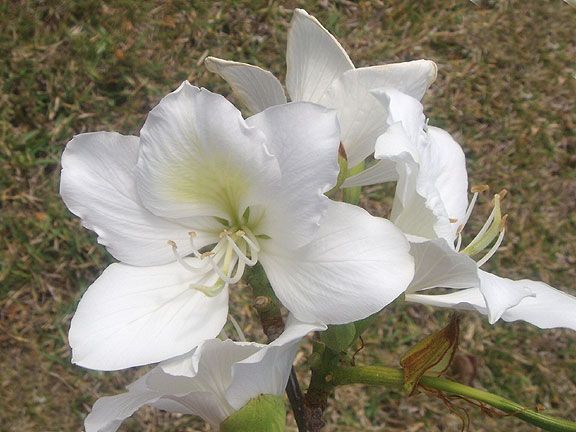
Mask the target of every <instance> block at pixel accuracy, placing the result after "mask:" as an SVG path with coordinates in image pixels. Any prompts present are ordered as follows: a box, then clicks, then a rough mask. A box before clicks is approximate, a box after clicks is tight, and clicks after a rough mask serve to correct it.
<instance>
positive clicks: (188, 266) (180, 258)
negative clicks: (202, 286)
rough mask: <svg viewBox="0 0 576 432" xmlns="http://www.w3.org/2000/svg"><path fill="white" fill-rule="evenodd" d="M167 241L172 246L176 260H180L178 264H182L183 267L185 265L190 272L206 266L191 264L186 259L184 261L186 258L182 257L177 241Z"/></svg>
mask: <svg viewBox="0 0 576 432" xmlns="http://www.w3.org/2000/svg"><path fill="white" fill-rule="evenodd" d="M167 243H168V245H169V246H170V247H171V248H172V253H173V254H174V258H176V261H178V264H180V265H181V266H182V267H184V268H185V269H186V270H188V271H189V272H192V273H196V272H197V271H198V270H199V269H201V268H202V267H204V265H200V266H199V267H194V266H191V265H190V264H189V263H187V262H186V261H184V258H183V257H182V255H180V254H179V253H178V245H176V242H175V241H174V240H168V242H167Z"/></svg>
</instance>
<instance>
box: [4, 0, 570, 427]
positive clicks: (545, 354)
mask: <svg viewBox="0 0 576 432" xmlns="http://www.w3.org/2000/svg"><path fill="white" fill-rule="evenodd" d="M487 3H489V4H487V6H485V7H483V8H479V7H476V6H475V5H473V4H472V3H470V2H467V1H464V0H461V1H442V2H440V1H432V0H430V1H419V2H404V1H400V0H397V1H386V2H383V1H361V2H357V3H353V2H349V1H337V2H330V1H322V2H319V3H316V2H294V1H290V2H286V3H284V2H282V6H280V5H279V4H278V3H275V2H272V1H271V2H265V1H247V0H245V1H240V0H238V1H230V2H194V5H193V6H191V5H190V4H189V3H188V2H184V1H168V2H152V1H142V2H137V1H135V0H122V1H115V2H111V1H109V2H101V1H96V0H92V1H88V0H87V1H83V2H76V1H73V0H66V1H49V0H45V1H16V0H13V1H3V2H0V29H1V30H0V64H1V66H0V89H1V90H0V193H1V202H0V211H1V223H0V229H1V237H0V254H1V255H0V261H1V269H0V431H2V432H4V431H6V432H9V431H10V432H12V431H18V432H28V431H77V430H81V425H82V419H83V417H84V416H85V415H86V413H87V412H88V411H89V408H90V406H91V404H92V403H93V402H94V401H95V400H96V398H97V397H99V396H102V395H104V394H110V393H116V392H118V391H119V390H120V389H122V387H123V386H124V385H125V384H126V383H127V382H128V381H129V380H131V379H132V377H133V376H134V375H135V374H138V373H140V372H135V371H132V372H127V373H106V374H103V373H96V372H87V371H85V370H82V369H80V368H77V367H74V366H72V365H70V361H69V360H70V356H69V349H68V346H67V340H66V333H67V330H68V323H69V320H70V318H71V316H72V314H73V311H74V309H75V305H76V302H77V301H78V299H79V297H80V296H81V294H82V292H83V291H84V289H85V288H86V287H87V285H88V284H89V283H90V281H92V280H93V279H94V278H95V277H96V276H97V275H98V273H99V272H100V271H101V270H102V269H103V267H104V266H105V265H106V263H108V262H110V257H108V256H107V254H106V253H105V251H104V250H103V249H102V248H101V247H99V246H97V245H96V243H95V241H94V237H93V235H91V234H90V233H87V232H86V231H84V230H83V229H81V227H80V224H79V222H78V220H77V219H75V218H73V217H72V216H71V215H70V214H69V213H68V212H67V210H66V209H65V208H64V206H63V204H62V202H61V200H60V199H59V197H58V193H57V190H58V176H59V157H60V154H61V152H62V150H63V148H64V145H65V143H66V142H67V141H68V140H69V139H70V138H71V137H72V135H73V134H75V133H81V132H85V131H96V130H117V131H121V132H124V133H135V134H137V133H138V131H139V129H140V127H141V126H142V124H143V121H144V118H145V116H146V114H147V112H148V111H149V109H150V108H151V107H152V106H153V105H154V104H155V103H157V102H158V100H159V99H160V97H161V96H162V95H164V94H165V93H167V92H169V91H170V90H172V89H174V88H175V87H176V86H177V85H178V84H179V82H180V81H182V80H184V79H189V80H190V81H192V82H193V83H196V84H198V85H202V86H206V87H208V88H210V89H213V90H216V91H223V92H228V89H227V87H226V85H225V83H223V82H222V81H220V80H219V79H217V78H215V77H214V76H212V75H210V74H209V73H208V72H206V71H205V70H204V68H203V67H202V66H200V65H199V64H198V62H199V60H200V59H201V58H202V57H203V56H205V55H206V54H208V53H209V54H211V55H215V56H220V57H224V58H231V59H234V60H238V61H248V62H252V63H257V64H259V65H263V66H265V67H267V68H270V69H271V70H272V71H273V72H274V73H276V74H277V75H280V76H283V75H284V56H283V52H284V49H285V38H286V25H287V23H288V22H289V19H290V15H291V12H290V9H291V8H292V7H294V6H301V7H305V8H306V9H307V10H308V11H309V12H310V13H312V14H314V15H315V16H317V17H318V18H319V19H320V21H321V22H323V23H324V24H325V25H326V27H328V28H329V29H330V30H331V31H332V32H333V33H335V34H336V35H337V36H338V38H339V39H340V40H341V42H342V43H343V45H344V46H345V47H346V48H347V50H348V51H349V53H350V54H351V57H352V58H353V60H354V61H355V63H356V64H357V65H369V64H375V63H380V62H394V61H403V60H408V59H416V58H430V59H434V60H435V61H436V62H437V63H438V64H439V66H440V69H439V79H438V81H437V82H436V83H435V84H434V86H433V88H432V90H431V92H430V93H429V94H428V96H427V97H426V99H425V105H426V107H427V114H428V115H429V116H430V118H431V124H434V125H439V126H442V127H444V128H446V129H447V130H449V131H450V132H452V133H453V134H454V135H455V136H456V137H457V138H458V139H459V141H460V142H461V143H462V145H463V146H464V148H465V150H466V153H467V156H468V158H469V168H470V172H471V178H472V180H473V181H474V182H476V183H489V184H491V185H492V186H493V187H494V189H500V188H503V187H506V188H508V189H509V190H510V192H511V194H510V197H509V198H508V199H507V200H506V208H507V211H508V212H509V213H510V220H511V224H510V229H509V235H508V237H507V241H506V243H505V247H504V248H502V251H501V252H500V253H499V254H498V255H497V257H496V258H495V259H493V260H492V261H491V262H490V265H489V269H490V270H493V271H496V272H498V273H499V274H500V275H503V276H507V277H530V278H533V279H541V280H544V281H546V282H549V283H551V284H552V285H554V286H557V287H562V288H564V289H567V290H568V291H570V292H572V293H574V292H575V291H574V289H575V287H574V280H576V268H575V265H574V264H575V261H576V214H575V210H576V209H575V202H576V169H575V166H576V152H575V146H576V144H575V137H574V130H575V122H576V116H575V113H574V102H575V90H576V85H575V83H576V70H575V69H574V58H576V48H575V43H574V33H573V30H574V23H575V21H574V19H575V17H576V10H575V9H573V8H570V7H569V6H568V5H566V4H565V3H564V2H562V1H560V0H554V1H547V2H543V1H540V0H532V1H522V2H520V1H518V2H514V1H505V0H502V1H497V2H487ZM365 200H366V202H367V203H368V205H370V207H371V208H385V207H386V202H387V200H389V196H387V197H383V193H382V191H381V190H371V191H368V192H367V193H366V194H365ZM382 203H383V204H382ZM487 210H488V209H487V207H484V208H482V206H480V207H479V208H478V211H477V212H476V213H477V215H476V217H475V219H474V222H475V223H476V226H478V223H479V222H480V221H481V219H482V217H485V216H486V214H487ZM235 295H236V302H235V306H234V310H235V312H236V313H237V315H238V316H241V318H242V321H243V323H244V324H245V326H247V327H250V324H249V322H250V321H249V315H250V308H249V307H248V306H247V299H246V297H245V293H242V292H237V293H235ZM551 313H553V311H551ZM445 319H446V314H445V313H444V312H442V311H433V310H431V309H428V308H425V307H419V306H406V305H402V304H396V305H393V307H391V308H390V310H389V311H387V312H385V313H383V314H382V316H381V319H380V320H379V321H378V323H377V324H378V325H375V326H374V327H373V328H372V329H370V331H369V332H368V333H367V336H366V344H367V347H366V348H365V349H364V351H362V353H361V354H360V355H359V357H358V358H357V360H358V361H359V362H365V363H370V362H380V363H384V364H389V365H395V364H397V362H398V355H399V354H400V353H401V352H403V351H404V350H406V348H407V347H408V346H410V344H411V343H413V342H414V341H415V340H417V339H418V338H420V337H421V335H422V334H424V333H426V332H429V331H432V330H434V329H437V328H438V327H439V326H440V325H441V324H442V323H443V322H444V320H445ZM464 326H465V330H464V334H465V335H464V338H463V339H464V340H463V342H462V354H461V356H460V358H459V361H458V362H457V363H456V367H455V370H453V371H452V374H456V375H458V376H459V377H460V378H461V379H462V380H464V381H469V382H471V383H473V384H474V385H477V386H480V387H484V388H486V389H488V390H490V391H494V392H497V393H499V394H502V395H504V396H508V397H512V398H514V399H516V400H518V401H519V402H521V403H524V404H526V405H528V406H532V407H539V408H542V409H546V410H548V411H550V413H553V414H557V415H559V416H563V417H566V418H570V419H572V420H576V414H575V412H574V400H576V348H575V347H576V344H574V342H576V337H575V335H574V333H573V332H569V331H563V330H551V331H537V330H535V329H534V328H533V327H530V326H528V325H523V324H503V323H499V324H497V325H495V326H493V327H492V326H489V325H488V324H487V323H486V321H485V320H483V319H482V318H480V317H479V316H477V315H474V314H470V315H468V316H467V318H466V320H465V322H464ZM257 332H258V329H257V328H256V327H254V326H251V328H249V333H251V334H255V333H257ZM460 406H462V405H460ZM469 413H470V415H471V418H472V427H471V430H475V431H494V430H506V429H508V430H514V431H528V430H532V428H531V427H528V426H526V425H524V424H523V423H521V422H520V421H517V420H515V419H512V418H509V417H507V418H498V417H488V416H486V415H483V414H482V413H481V412H480V410H478V409H475V408H469ZM327 418H329V419H330V426H329V427H328V428H327V430H338V431H353V430H354V431H356V430H383V429H384V428H386V430H389V431H395V430H397V431H406V430H408V431H458V430H459V428H460V420H459V418H458V417H457V416H456V415H454V414H453V413H450V411H449V410H448V409H447V408H446V407H445V406H444V405H443V404H442V402H440V401H437V400H434V399H433V398H431V397H428V396H426V395H418V396H416V397H412V398H406V397H403V396H402V395H400V394H399V393H397V392H390V391H387V390H386V389H382V388H370V389H364V388H360V387H357V388H356V387H349V388H342V389H338V391H337V392H336V397H335V399H334V402H333V403H332V405H331V406H330V408H329V411H328V413H327ZM123 428H124V429H123V430H144V431H168V430H182V431H192V430H206V428H205V427H204V426H203V423H202V422H200V421H197V420H194V419H188V418H177V417H176V416H168V415H165V414H160V413H156V412H152V411H146V410H143V411H142V412H141V413H140V414H139V415H137V416H136V419H135V420H131V421H129V422H127V423H126V424H125V425H124V426H123Z"/></svg>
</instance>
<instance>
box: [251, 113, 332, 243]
mask: <svg viewBox="0 0 576 432" xmlns="http://www.w3.org/2000/svg"><path fill="white" fill-rule="evenodd" d="M246 122H247V124H248V125H250V126H254V127H256V128H258V129H259V130H261V131H263V132H264V134H265V135H266V141H267V145H268V149H269V150H270V152H271V153H272V154H273V155H274V156H275V157H276V159H277V161H278V164H279V166H280V171H281V173H282V174H281V180H280V182H279V184H278V189H271V195H270V196H269V198H268V200H267V203H266V210H265V215H264V217H263V218H262V221H261V222H260V224H259V226H258V228H259V231H260V232H263V233H265V234H267V235H269V236H270V237H273V238H274V239H275V240H276V241H278V242H282V243H284V244H285V245H291V246H294V247H295V246H301V245H302V244H304V243H306V242H308V241H309V240H310V237H311V236H312V235H313V234H314V232H315V231H316V230H317V229H318V222H319V220H320V218H321V216H322V213H323V211H324V209H325V208H326V205H327V202H328V200H327V199H326V197H325V196H324V195H323V194H324V193H325V192H327V191H328V190H330V189H331V188H332V187H333V186H334V184H335V183H336V179H337V177H338V171H339V167H338V146H339V144H340V139H339V127H338V121H337V119H336V113H335V112H334V111H332V110H327V109H326V108H324V107H322V106H320V105H315V104H311V103H304V102H296V103H290V104H287V105H281V106H276V107H272V108H269V109H267V110H265V111H263V112H261V113H259V114H256V115H254V116H252V117H250V118H249V119H248V120H247V121H246Z"/></svg>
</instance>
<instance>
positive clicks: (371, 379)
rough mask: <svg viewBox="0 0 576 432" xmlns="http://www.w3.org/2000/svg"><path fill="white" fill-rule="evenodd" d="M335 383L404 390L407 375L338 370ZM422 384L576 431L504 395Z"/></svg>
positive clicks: (561, 431) (431, 380)
mask: <svg viewBox="0 0 576 432" xmlns="http://www.w3.org/2000/svg"><path fill="white" fill-rule="evenodd" d="M331 383H332V384H333V385H347V384H368V385H383V386H387V387H394V388H397V389H399V390H401V389H402V386H403V384H404V376H403V371H402V369H395V368H388V367H380V366H357V367H338V368H336V369H334V370H333V371H332V381H331ZM420 385H421V386H423V387H425V388H429V389H434V390H439V391H441V392H444V393H447V394H451V395H457V396H462V397H465V398H468V399H474V400H476V401H479V402H482V403H485V404H487V405H490V406H492V407H494V408H498V409H499V410H501V411H503V412H505V413H507V414H510V415H513V416H514V417H518V418H519V419H522V420H524V421H525V422H527V423H530V424H532V425H534V426H538V427H540V428H542V429H544V430H547V431H557V432H570V431H574V432H576V423H574V422H572V421H569V420H563V419H559V418H555V417H552V416H549V415H546V414H542V413H539V412H537V411H534V410H531V409H529V408H526V407H523V406H522V405H520V404H517V403H516V402H512V401H511V400H508V399H506V398H503V397H501V396H498V395H495V394H492V393H489V392H487V391H484V390H478V389H475V388H473V387H469V386H467V385H463V384H460V383H457V382H454V381H450V380H448V379H445V378H437V377H432V376H424V377H422V379H421V380H420Z"/></svg>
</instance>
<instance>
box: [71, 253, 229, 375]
mask: <svg viewBox="0 0 576 432" xmlns="http://www.w3.org/2000/svg"><path fill="white" fill-rule="evenodd" d="M187 261H188V262H192V261H193V260H192V259H188V260H187ZM216 278H217V276H214V275H213V274H212V272H207V273H201V272H198V274H192V273H191V272H189V271H187V270H185V269H184V268H183V267H182V266H181V265H180V264H178V263H172V264H167V265H164V266H158V267H132V266H128V265H124V264H112V265H110V266H109V267H108V268H107V269H106V270H105V271H104V273H102V275H101V276H100V277H99V278H98V279H97V280H96V281H95V282H94V283H93V284H92V285H91V286H90V287H89V288H88V290H87V291H86V293H85V294H84V296H83V297H82V299H81V300H80V303H79V305H78V309H77V310H76V313H75V315H74V317H73V318H72V323H71V327H70V334H69V342H70V346H71V347H72V355H73V358H72V361H73V362H74V363H76V364H78V365H80V366H83V367H86V368H90V369H98V370H116V369H123V368H128V367H132V366H139V365H144V364H148V363H155V362H158V361H161V360H164V359H166V358H170V357H174V356H177V355H180V354H182V353H185V352H187V351H189V350H191V349H192V348H194V347H195V346H196V345H198V344H199V343H200V342H201V341H203V340H205V339H209V338H212V337H215V336H216V335H217V334H218V333H219V332H220V330H221V329H222V327H223V326H224V324H225V323H226V317H227V314H228V291H227V290H223V291H222V292H221V293H220V294H218V295H217V296H215V297H207V296H206V295H204V294H202V293H200V292H199V291H197V290H195V289H193V288H191V287H190V284H191V283H200V284H210V285H211V284H213V283H214V282H215V280H216Z"/></svg>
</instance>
